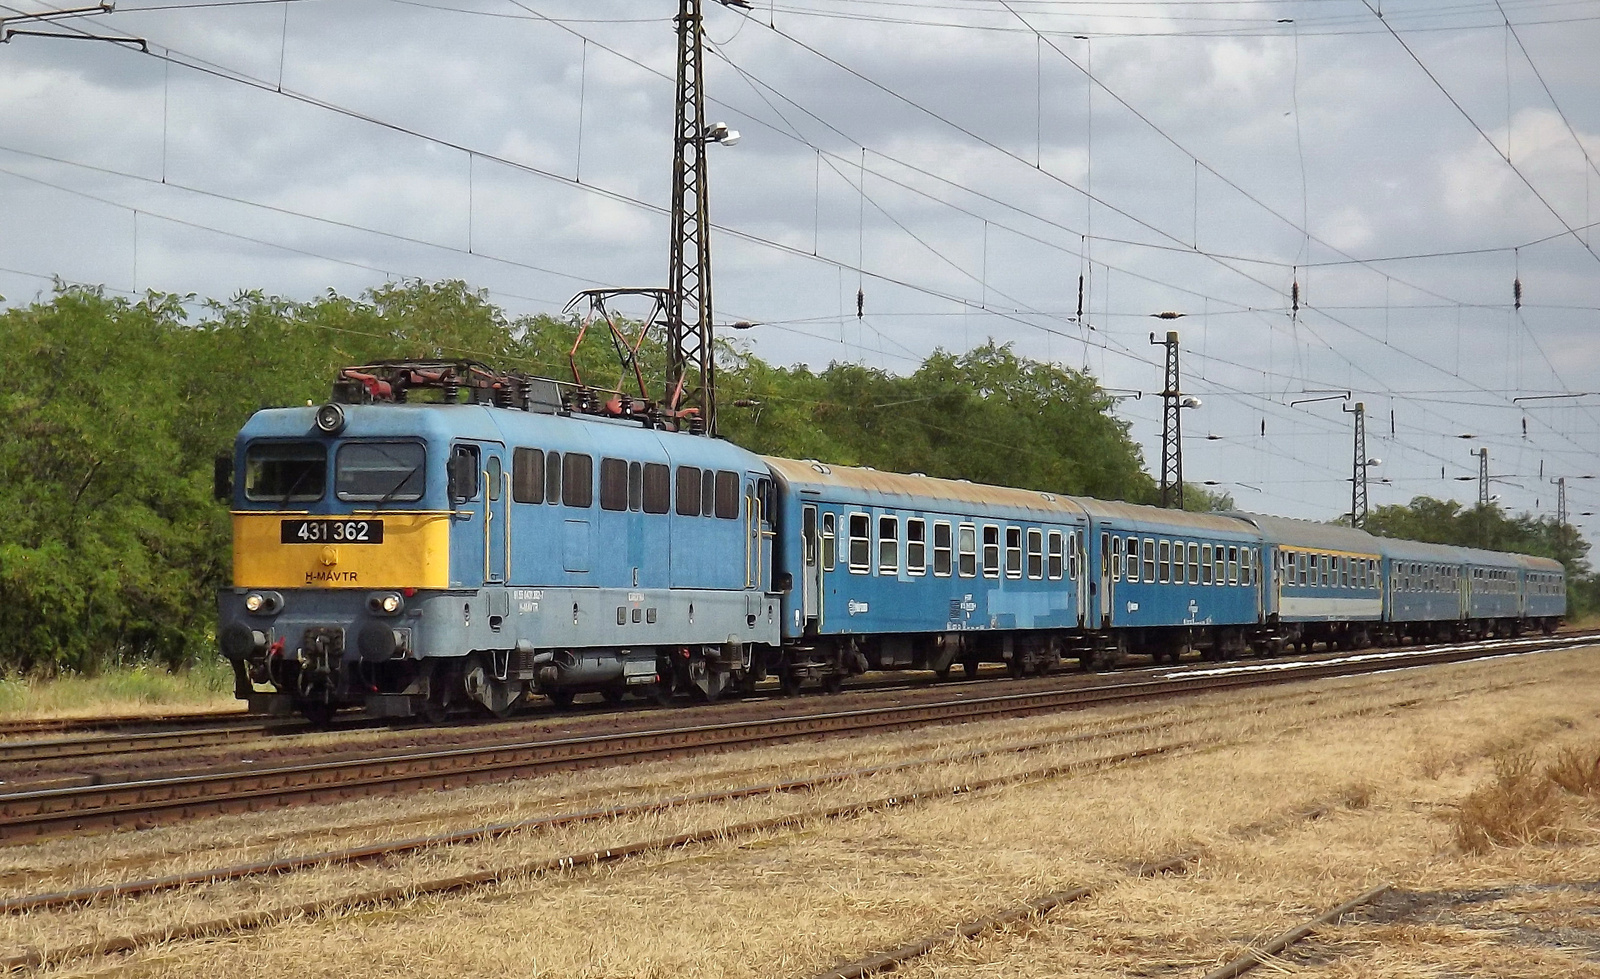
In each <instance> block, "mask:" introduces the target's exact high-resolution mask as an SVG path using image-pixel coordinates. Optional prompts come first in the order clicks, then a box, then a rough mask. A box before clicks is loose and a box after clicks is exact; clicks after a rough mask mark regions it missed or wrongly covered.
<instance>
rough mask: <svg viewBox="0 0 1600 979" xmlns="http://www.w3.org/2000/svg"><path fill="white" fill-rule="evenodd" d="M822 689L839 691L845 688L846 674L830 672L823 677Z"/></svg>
mask: <svg viewBox="0 0 1600 979" xmlns="http://www.w3.org/2000/svg"><path fill="white" fill-rule="evenodd" d="M822 689H823V691H824V692H826V693H838V692H839V691H841V690H843V689H844V674H843V673H829V674H828V675H827V676H825V677H823V678H822Z"/></svg>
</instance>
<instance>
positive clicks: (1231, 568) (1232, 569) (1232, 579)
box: [1228, 546, 1239, 585]
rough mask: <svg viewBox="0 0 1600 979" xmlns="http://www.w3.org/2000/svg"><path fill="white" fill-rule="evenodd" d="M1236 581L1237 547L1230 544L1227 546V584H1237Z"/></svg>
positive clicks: (1237, 570)
mask: <svg viewBox="0 0 1600 979" xmlns="http://www.w3.org/2000/svg"><path fill="white" fill-rule="evenodd" d="M1238 583H1239V549H1238V548H1237V547H1232V546H1230V547H1229V548H1228V584H1230V585H1237V584H1238Z"/></svg>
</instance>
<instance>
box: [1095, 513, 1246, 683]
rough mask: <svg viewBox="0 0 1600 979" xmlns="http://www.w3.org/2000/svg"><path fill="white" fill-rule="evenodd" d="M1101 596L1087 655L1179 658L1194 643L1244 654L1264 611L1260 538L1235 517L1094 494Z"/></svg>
mask: <svg viewBox="0 0 1600 979" xmlns="http://www.w3.org/2000/svg"><path fill="white" fill-rule="evenodd" d="M1076 502H1077V504H1078V505H1079V506H1081V507H1083V509H1084V511H1085V512H1086V513H1088V515H1089V520H1090V532H1091V539H1092V540H1093V541H1095V547H1094V549H1093V567H1092V568H1091V574H1092V575H1093V581H1094V589H1093V591H1094V593H1095V601H1094V603H1093V613H1094V614H1093V619H1092V622H1091V628H1093V629H1094V630H1096V632H1095V633H1094V634H1093V635H1092V636H1090V637H1088V639H1089V641H1090V643H1091V646H1090V648H1088V649H1085V650H1083V651H1082V653H1081V654H1080V658H1082V659H1084V660H1085V661H1086V662H1087V663H1088V664H1089V665H1098V664H1099V663H1101V662H1103V663H1105V664H1106V665H1114V664H1115V663H1116V662H1117V661H1119V660H1120V659H1121V658H1122V656H1123V654H1124V653H1127V652H1130V651H1131V652H1138V653H1148V654H1149V655H1150V656H1152V657H1153V658H1154V659H1155V660H1156V662H1160V661H1162V660H1163V659H1171V660H1172V661H1173V662H1176V661H1177V657H1178V656H1179V655H1181V654H1182V653H1183V652H1184V651H1185V650H1187V649H1190V648H1196V649H1200V650H1201V651H1202V652H1203V653H1205V654H1206V655H1208V656H1213V657H1216V658H1221V657H1223V656H1229V655H1238V654H1242V653H1243V652H1244V651H1245V648H1246V644H1247V643H1248V642H1249V640H1250V639H1251V638H1252V636H1253V635H1254V632H1255V627H1256V624H1257V621H1258V618H1259V613H1260V590H1259V588H1258V586H1257V577H1258V574H1257V572H1258V570H1259V569H1260V567H1261V560H1260V558H1261V539H1260V536H1259V535H1258V534H1257V533H1256V531H1255V528H1254V527H1251V526H1250V525H1249V524H1247V523H1245V522H1243V521H1241V520H1237V519H1235V518H1233V517H1229V516H1225V515H1222V514H1215V513H1188V512H1186V511H1183V510H1165V509H1161V508H1159V507H1150V506H1140V505H1137V504H1133V503H1117V502H1107V501H1104V500H1095V499H1090V498H1087V497H1082V498H1077V499H1076Z"/></svg>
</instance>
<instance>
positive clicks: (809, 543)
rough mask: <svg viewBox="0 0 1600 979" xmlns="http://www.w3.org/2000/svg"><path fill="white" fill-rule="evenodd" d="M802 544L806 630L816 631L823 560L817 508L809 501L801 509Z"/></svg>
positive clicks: (802, 600)
mask: <svg viewBox="0 0 1600 979" xmlns="http://www.w3.org/2000/svg"><path fill="white" fill-rule="evenodd" d="M800 546H801V549H802V552H803V553H804V556H805V560H804V562H803V571H802V572H801V582H800V595H801V597H800V601H801V606H802V608H803V609H804V610H805V618H806V632H807V633H811V632H815V631H816V625H817V605H818V600H819V598H820V596H821V595H822V562H821V561H820V560H819V559H818V558H819V555H820V552H821V550H822V548H821V541H820V537H819V534H818V532H817V508H816V505H815V504H812V503H807V504H806V505H805V507H804V508H802V509H801V511H800Z"/></svg>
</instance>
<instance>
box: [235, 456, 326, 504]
mask: <svg viewBox="0 0 1600 979" xmlns="http://www.w3.org/2000/svg"><path fill="white" fill-rule="evenodd" d="M327 482H328V450H327V449H326V448H324V447H323V446H322V443H320V442H256V443H253V444H252V445H251V446H250V448H249V449H248V450H246V451H245V456H244V495H245V499H247V500H255V501H257V502H264V503H311V502H314V501H316V500H320V499H322V494H323V491H324V489H325V488H326V486H327Z"/></svg>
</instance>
